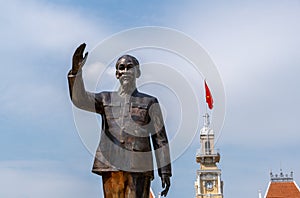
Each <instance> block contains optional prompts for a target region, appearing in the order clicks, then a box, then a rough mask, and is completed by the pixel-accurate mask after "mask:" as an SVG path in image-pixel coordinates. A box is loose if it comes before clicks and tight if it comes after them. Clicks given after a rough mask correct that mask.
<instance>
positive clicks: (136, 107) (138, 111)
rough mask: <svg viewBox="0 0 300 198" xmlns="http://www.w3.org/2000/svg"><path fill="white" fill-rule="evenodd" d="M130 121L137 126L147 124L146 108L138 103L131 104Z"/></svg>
mask: <svg viewBox="0 0 300 198" xmlns="http://www.w3.org/2000/svg"><path fill="white" fill-rule="evenodd" d="M130 115H131V119H132V120H133V121H135V122H137V123H139V124H147V122H148V119H149V116H148V106H147V105H145V104H140V103H134V102H132V103H131V108H130Z"/></svg>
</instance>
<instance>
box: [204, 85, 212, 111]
mask: <svg viewBox="0 0 300 198" xmlns="http://www.w3.org/2000/svg"><path fill="white" fill-rule="evenodd" d="M204 85H205V95H206V103H207V104H208V107H209V109H212V108H213V107H214V106H213V103H214V100H213V98H212V95H211V93H210V90H209V88H208V86H207V84H206V81H205V80H204Z"/></svg>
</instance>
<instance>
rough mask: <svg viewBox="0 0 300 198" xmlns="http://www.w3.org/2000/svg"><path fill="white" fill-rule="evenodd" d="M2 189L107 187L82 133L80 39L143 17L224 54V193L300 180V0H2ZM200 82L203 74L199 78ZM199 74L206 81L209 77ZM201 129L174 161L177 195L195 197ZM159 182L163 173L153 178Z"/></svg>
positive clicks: (32, 191) (90, 39)
mask: <svg viewBox="0 0 300 198" xmlns="http://www.w3.org/2000/svg"><path fill="white" fill-rule="evenodd" d="M0 10H1V14H0V24H1V27H2V28H1V31H0V37H1V41H2V42H1V43H2V48H1V49H0V54H1V62H2V64H1V70H2V72H1V84H0V89H1V93H2V94H1V97H0V125H1V128H0V129H1V133H0V149H1V150H2V152H1V157H0V175H1V179H0V185H1V189H0V196H1V197H9V198H19V197H25V198H27V197H28V198H35V197H46V198H47V197H62V198H63V197H75V198H77V197H78V198H79V197H101V193H102V187H101V185H100V184H101V182H100V181H101V180H100V178H99V177H97V176H96V175H93V174H92V173H91V172H90V169H91V166H92V162H93V156H92V155H91V154H90V153H89V152H88V151H87V149H86V147H85V146H84V145H83V143H82V142H81V139H80V137H79V135H78V133H77V132H76V127H75V124H74V120H73V113H72V105H71V102H70V99H69V96H68V89H67V80H66V74H67V72H68V70H69V69H70V65H71V56H72V53H73V51H74V49H75V48H76V47H77V46H78V45H79V44H80V43H82V42H86V43H87V44H88V46H87V50H91V49H92V48H94V47H95V46H96V45H97V43H99V42H100V41H102V40H103V39H105V38H107V37H108V36H110V35H112V34H114V33H117V32H119V31H122V30H124V29H128V28H133V27H139V26H149V25H151V26H152V25H154V26H163V27H169V28H174V29H177V30H179V31H182V32H184V33H185V34H187V35H189V36H191V37H192V38H193V39H194V40H196V41H198V42H199V44H200V45H201V46H202V47H203V48H204V49H206V51H207V52H208V53H209V54H210V56H211V58H212V59H213V61H214V62H215V64H216V65H217V67H218V69H219V72H220V75H221V77H222V79H223V83H224V86H225V92H226V101H227V102H226V118H225V122H224V127H223V129H222V133H221V136H220V138H219V141H218V144H217V147H218V148H220V152H221V163H220V167H221V168H222V171H223V174H222V179H223V180H224V183H225V186H224V188H225V189H224V191H225V196H226V197H230V198H238V197H243V198H250V197H255V196H258V193H257V192H258V190H259V189H261V190H262V191H263V192H264V191H265V189H266V187H267V184H268V182H269V171H270V170H273V171H274V172H279V169H280V168H282V169H283V170H284V171H285V172H290V171H294V172H295V174H294V178H295V180H296V182H298V184H299V183H300V170H299V167H300V155H299V153H298V150H299V149H300V146H299V139H300V133H299V128H300V127H299V125H298V118H299V116H300V115H299V112H300V103H299V101H300V93H299V88H298V85H299V83H300V81H299V78H298V75H299V74H300V69H299V65H300V59H299V57H300V47H299V46H300V37H299V35H300V25H299V24H300V23H299V19H300V2H299V1H296V0H294V1H293V0H290V1H276V0H275V1H271V0H269V1H267V0H266V1H243V2H240V1H226V2H224V1H184V2H183V1H170V0H167V1H147V2H141V1H129V0H127V1H108V0H105V1H100V2H99V1H89V2H87V1H71V0H65V1H63V0H61V1H59V0H57V1H46V0H41V1H37V0H36V1H34V0H29V1H26V2H25V1H21V0H11V1H7V2H5V3H3V4H2V6H1V8H0ZM201 81H202V80H201ZM200 83H202V82H200ZM198 147H200V145H199V144H198V139H197V138H196V139H195V141H194V142H192V144H191V145H190V147H189V148H188V149H187V150H186V151H185V153H184V154H183V155H182V156H181V157H180V158H178V159H177V160H176V161H175V162H174V163H173V167H174V171H173V174H174V176H173V177H172V187H171V189H170V193H169V196H168V197H193V196H194V186H193V185H194V181H195V177H196V175H195V173H196V170H197V168H198V165H197V164H196V163H195V159H194V158H195V152H196V149H197V148H198ZM152 185H153V186H152V187H153V190H154V191H155V192H156V193H157V192H158V191H159V190H160V181H159V178H158V177H156V179H155V181H154V182H153V184H152Z"/></svg>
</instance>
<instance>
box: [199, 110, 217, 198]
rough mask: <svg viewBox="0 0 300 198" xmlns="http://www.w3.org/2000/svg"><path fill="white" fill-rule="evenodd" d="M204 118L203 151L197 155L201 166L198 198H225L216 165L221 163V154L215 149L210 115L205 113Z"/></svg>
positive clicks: (201, 135)
mask: <svg viewBox="0 0 300 198" xmlns="http://www.w3.org/2000/svg"><path fill="white" fill-rule="evenodd" d="M203 117H204V124H203V127H202V129H201V130H200V144H201V149H199V150H198V151H197V155H196V162H197V163H199V164H200V169H199V170H198V171H197V180H196V182H195V189H196V198H206V197H215V198H223V181H222V180H221V170H220V169H218V167H217V165H216V164H217V163H219V161H220V154H219V153H218V152H215V149H214V141H215V136H214V131H213V129H212V128H210V119H209V114H208V113H205V114H204V116H203Z"/></svg>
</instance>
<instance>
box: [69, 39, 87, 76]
mask: <svg viewBox="0 0 300 198" xmlns="http://www.w3.org/2000/svg"><path fill="white" fill-rule="evenodd" d="M85 47H86V44H85V43H82V44H81V45H80V46H79V47H77V49H76V50H75V52H74V54H73V59H72V73H73V74H77V72H78V71H79V70H81V68H82V67H83V65H84V63H85V61H86V59H87V56H88V52H86V53H85V55H84V56H83V52H84V49H85Z"/></svg>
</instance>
